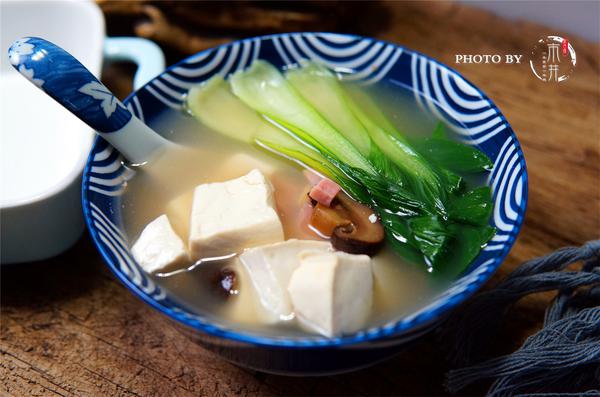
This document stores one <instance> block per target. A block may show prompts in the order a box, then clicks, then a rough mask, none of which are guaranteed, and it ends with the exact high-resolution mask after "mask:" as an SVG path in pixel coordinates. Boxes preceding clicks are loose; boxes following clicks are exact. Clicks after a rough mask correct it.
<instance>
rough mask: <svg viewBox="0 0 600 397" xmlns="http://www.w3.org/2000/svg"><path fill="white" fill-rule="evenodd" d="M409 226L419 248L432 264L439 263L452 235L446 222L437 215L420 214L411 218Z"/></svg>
mask: <svg viewBox="0 0 600 397" xmlns="http://www.w3.org/2000/svg"><path fill="white" fill-rule="evenodd" d="M408 226H409V227H410V231H411V232H412V233H413V239H414V241H415V243H416V245H417V247H418V248H419V250H420V251H421V252H422V253H423V255H425V257H426V258H427V260H428V262H430V263H431V264H432V266H435V265H437V264H438V262H439V257H440V256H441V255H442V253H443V252H444V251H445V250H446V244H447V243H448V240H449V239H450V236H451V235H450V233H449V232H448V230H446V227H445V226H444V223H443V222H442V221H441V220H440V219H439V218H438V217H437V216H420V217H414V218H410V219H409V220H408Z"/></svg>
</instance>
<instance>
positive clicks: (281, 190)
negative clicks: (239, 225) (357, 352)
mask: <svg viewBox="0 0 600 397" xmlns="http://www.w3.org/2000/svg"><path fill="white" fill-rule="evenodd" d="M342 84H343V85H344V87H345V89H348V90H355V91H356V90H358V91H359V94H360V95H362V94H365V93H366V94H367V95H369V96H372V97H375V98H378V99H379V103H380V104H383V105H381V110H382V112H383V114H385V115H386V116H387V118H388V119H389V120H390V121H391V123H392V124H393V125H394V128H396V129H397V130H399V131H406V132H407V133H406V135H407V137H408V138H407V139H421V138H424V137H428V136H430V135H431V131H432V130H433V129H434V128H435V126H436V120H434V119H433V118H432V117H431V116H429V115H427V114H426V113H424V112H422V111H421V110H420V109H418V108H417V107H416V105H415V104H414V100H413V98H412V97H411V96H410V94H409V93H408V91H405V90H404V89H401V88H398V87H390V86H389V85H387V84H389V83H380V84H379V85H377V86H374V87H369V88H368V89H365V88H357V87H356V86H353V85H349V84H347V83H342ZM231 117H232V118H235V117H236V115H231ZM271 121H272V120H271ZM206 124H207V123H199V122H198V120H196V119H195V118H194V117H190V115H189V114H182V113H179V112H174V111H170V112H166V113H165V114H163V115H161V116H160V118H158V119H156V120H154V121H153V124H152V127H153V128H154V129H155V130H156V131H157V132H159V133H161V134H162V135H163V136H165V137H167V138H168V139H170V140H172V141H174V142H177V143H179V144H180V145H182V146H184V147H185V150H177V151H168V152H167V153H166V154H165V155H163V156H162V157H161V158H159V159H158V160H157V161H155V162H150V163H149V164H146V165H143V166H139V167H136V174H135V177H133V178H132V179H131V180H130V181H128V183H127V188H126V191H125V194H124V196H123V202H122V204H123V211H122V212H123V217H124V225H125V229H126V232H127V235H128V236H129V239H130V241H132V242H135V241H136V240H137V239H138V238H139V239H141V237H140V235H142V232H143V231H144V228H145V227H146V226H147V225H148V224H149V223H151V222H152V221H153V220H154V219H157V218H158V217H160V216H161V215H163V214H166V215H167V217H168V219H169V221H170V225H171V226H172V228H173V230H174V232H175V233H176V234H177V235H178V236H179V237H180V238H181V239H182V240H183V241H187V240H189V239H190V234H191V233H192V232H191V231H190V230H191V229H190V228H191V226H190V216H189V213H190V211H191V210H190V208H191V207H192V206H195V205H196V204H195V203H194V204H192V201H196V198H195V197H194V195H196V194H199V193H198V190H196V193H194V191H195V190H194V189H196V188H197V187H198V186H200V185H202V186H216V185H214V184H219V183H229V181H232V180H236V178H240V177H243V176H244V175H249V173H251V172H253V170H259V171H260V172H261V173H262V174H264V175H265V176H266V177H265V178H266V179H267V181H268V183H269V184H270V185H271V186H272V189H273V200H274V209H275V211H276V214H277V217H278V219H279V221H280V222H281V226H282V230H283V240H286V241H289V240H291V239H297V240H302V241H303V240H310V241H320V242H323V241H329V239H330V238H332V239H333V237H332V236H331V235H329V236H328V235H324V234H323V233H321V232H320V230H319V228H315V227H314V225H315V224H316V223H314V222H312V221H313V220H314V217H315V212H316V209H317V208H321V209H323V210H325V211H329V209H328V208H327V207H328V206H325V205H322V203H321V202H318V203H317V202H316V201H315V200H314V199H312V200H309V198H308V196H309V195H310V196H311V197H313V192H314V190H313V189H314V188H315V186H316V183H315V181H314V180H311V179H312V178H313V177H314V176H315V175H317V174H316V173H313V174H312V177H311V175H308V177H307V169H306V167H305V165H306V164H303V165H304V166H303V165H302V164H299V163H298V162H297V161H291V159H290V158H289V156H287V157H288V158H284V157H282V156H277V155H274V154H273V153H271V152H269V150H265V147H260V146H258V145H251V144H248V143H246V142H242V141H240V140H236V139H233V138H232V137H230V136H226V135H227V134H222V133H219V132H218V131H215V130H214V129H213V128H210V127H208V126H207V125H206ZM448 140H449V141H450V138H448ZM457 145H458V144H457ZM292 160H293V159H292ZM331 161H333V159H332V160H331ZM436 167H437V165H436ZM394 169H395V168H394ZM436 169H437V168H436ZM440 174H441V173H440ZM448 174H450V173H448ZM322 176H323V175H322V174H320V175H318V178H317V180H318V181H319V183H320V182H321V181H323V180H328V178H325V179H322ZM480 178H481V177H480V176H479V174H477V173H469V172H467V173H464V176H463V177H462V178H461V182H460V183H461V184H462V187H461V189H462V191H465V192H470V191H471V190H470V189H471V188H472V187H474V186H477V185H478V184H480V181H481V179H480ZM340 185H342V186H341V189H342V190H341V191H340V192H339V193H337V194H335V195H334V198H333V200H338V201H339V200H342V198H341V197H342V196H340V195H341V194H344V191H345V192H346V193H348V195H345V196H344V197H347V199H348V200H349V201H352V199H353V198H355V197H352V194H350V191H349V190H347V189H346V187H347V186H344V185H343V184H340ZM219 186H220V185H219ZM406 186H409V185H408V184H407V185H406ZM207 189H208V187H207ZM464 196H468V193H465V194H464ZM206 197H208V196H206ZM149 198H151V199H149ZM215 200H217V201H218V200H219V199H218V198H216V199H215ZM461 200H462V196H461ZM311 201H312V202H311ZM338 201H336V202H338ZM456 202H459V203H460V202H462V201H459V200H457V201H456ZM363 204H368V203H363ZM353 205H354V204H353ZM356 205H361V204H359V203H358V202H357V203H356ZM376 205H378V204H377V203H376V204H373V205H372V206H376ZM453 205H455V204H453ZM318 206H320V207H318ZM329 207H331V208H333V205H332V204H330V206H329ZM338 207H339V204H338ZM194 208H195V207H194ZM307 208H308V210H307ZM365 208H367V207H365ZM367 209H368V208H367ZM194 211H195V209H194ZM307 211H309V212H310V214H311V215H310V216H308V217H307V215H306V214H305V212H307ZM345 213H346V214H347V212H345ZM378 215H379V218H381V214H378ZM488 217H489V214H488ZM307 219H308V220H307ZM369 219H371V222H375V221H374V219H373V218H372V217H370V218H369ZM411 219H416V218H415V217H413V218H411ZM192 222H193V220H192ZM380 222H381V220H378V221H377V223H380ZM389 224H390V225H391V223H389ZM409 224H410V223H409ZM385 225H386V226H385V227H387V224H385ZM338 226H339V225H338ZM392 226H393V225H392ZM469 227H471V226H469ZM382 230H383V228H382ZM414 230H417V226H416V225H415V226H414ZM392 232H393V229H390V228H386V229H385V233H386V236H388V237H389V235H390V233H392ZM329 233H330V234H331V232H329ZM415 233H416V232H415ZM394 236H395V235H394ZM395 243H397V242H395V241H393V239H392V240H391V239H390V238H388V239H387V240H385V242H383V243H381V244H379V245H377V247H376V249H374V250H373V252H371V249H369V250H366V251H365V252H358V253H357V252H354V251H353V252H351V253H350V254H348V255H350V256H349V257H348V258H352V257H353V256H360V257H361V258H367V257H365V255H357V254H363V253H367V254H369V255H370V259H364V260H365V261H367V260H368V261H369V266H370V269H371V271H372V297H371V298H370V299H372V303H371V304H369V305H368V306H369V309H368V316H367V318H366V320H364V321H362V326H361V327H360V328H361V329H366V328H368V327H372V326H378V325H382V324H385V323H387V322H390V321H393V320H395V319H398V318H399V317H401V316H404V315H407V314H409V313H411V312H414V311H415V310H418V308H420V307H423V306H424V305H426V304H427V303H428V302H430V301H431V300H432V299H433V298H434V297H435V296H436V295H437V294H438V293H439V292H440V291H441V290H443V289H444V288H446V287H447V286H448V284H449V283H450V282H451V281H452V278H453V277H455V276H456V274H457V272H456V271H450V272H437V271H433V272H432V270H433V267H432V264H431V263H430V262H429V261H428V260H424V261H422V260H416V261H415V260H414V258H413V257H411V256H410V255H403V251H402V250H399V249H398V248H397V245H395ZM262 245H265V244H261V246H262ZM266 245H268V244H266ZM334 245H335V244H334ZM480 245H481V244H480ZM190 247H191V245H190ZM352 247H355V246H354V245H353V246H352ZM251 248H254V246H252V247H245V246H244V247H240V248H236V249H231V252H229V251H227V255H212V254H211V255H202V252H204V251H203V250H205V249H206V247H205V246H204V247H203V248H202V249H201V250H200V254H198V255H196V257H195V258H194V259H189V260H186V261H184V262H183V263H180V264H179V268H185V267H187V266H189V265H191V264H193V263H194V262H195V261H196V260H198V259H200V260H201V263H199V265H198V266H196V267H195V268H194V270H192V271H183V272H177V271H175V272H172V273H171V274H169V272H163V274H161V272H154V274H153V279H154V280H155V281H156V282H157V283H158V284H159V285H161V287H163V288H165V289H167V290H168V291H169V292H170V296H173V297H175V298H176V299H178V300H180V301H181V303H183V304H184V305H185V306H187V307H188V308H189V310H190V311H192V312H195V313H199V314H200V313H201V314H203V315H207V316H209V317H212V318H213V319H215V320H218V322H219V323H221V324H225V325H227V326H228V327H232V328H236V329H242V330H247V331H252V332H258V333H260V334H262V335H267V336H281V335H284V336H291V335H306V334H307V333H310V334H315V333H322V334H325V335H326V336H334V334H336V335H337V334H340V333H341V334H344V333H346V332H335V333H334V334H329V333H328V332H322V331H319V330H316V329H315V328H311V327H310V326H308V327H307V326H306V321H298V319H297V318H296V313H295V311H294V310H293V311H292V312H291V315H289V316H285V318H283V317H282V318H278V319H277V321H273V320H272V319H271V320H269V319H267V317H265V310H264V309H265V308H264V299H265V298H264V296H262V291H260V287H257V284H256V277H255V276H254V275H253V274H249V270H248V269H250V267H248V266H246V265H244V264H243V263H242V260H243V259H240V254H242V253H244V252H246V251H247V249H251ZM336 248H338V249H335V250H334V251H336V252H337V251H339V250H340V249H339V247H337V246H336ZM363 248H364V247H363ZM363 248H360V247H359V248H358V249H359V250H361V249H363ZM354 249H355V248H351V249H350V250H351V251H352V250H354ZM342 250H345V249H342ZM367 251H368V252H367ZM211 252H212V251H211ZM134 254H135V246H134ZM215 256H218V258H214V257H215ZM207 257H208V259H209V260H208V261H207V260H206V259H207ZM211 257H212V258H211ZM242 258H243V255H242ZM340 258H342V259H343V258H346V257H345V256H341V257H340ZM342 259H340V261H341V260H342ZM202 260H204V261H202ZM344 260H345V259H344ZM340 263H341V262H340ZM302 266H304V264H302ZM307 266H308V265H307ZM318 271H319V270H318V267H317V273H316V274H317V275H318V274H319V273H318ZM432 273H433V274H432ZM310 274H313V273H310ZM294 275H295V273H294ZM165 276H166V277H165ZM253 277H254V278H253ZM298 277H299V276H298ZM348 277H349V276H348ZM319 278H320V276H318V277H317V278H316V279H319ZM355 280H356V279H355ZM299 282H300V281H299ZM315 282H316V281H315ZM284 287H286V288H287V287H288V286H284ZM290 288H291V286H290ZM353 288H354V287H353ZM286 293H287V291H286ZM290 293H291V292H290ZM348 299H350V298H348ZM292 300H293V299H292ZM343 303H344V302H341V303H340V304H342V305H343ZM340 310H341V311H343V310H344V308H343V307H342V308H341V309H340ZM334 315H335V313H334ZM332 321H333V320H332ZM355 328H356V327H354V328H352V330H353V331H356V330H357V329H355ZM342 331H343V330H342Z"/></svg>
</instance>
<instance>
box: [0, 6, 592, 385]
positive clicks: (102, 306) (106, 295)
mask: <svg viewBox="0 0 600 397" xmlns="http://www.w3.org/2000/svg"><path fill="white" fill-rule="evenodd" d="M384 8H385V9H386V11H385V14H386V17H385V18H382V22H381V24H379V25H380V26H379V27H378V29H377V31H373V33H372V34H373V35H375V36H377V37H379V38H383V39H387V40H390V41H392V42H395V43H398V44H401V45H405V46H407V47H410V48H413V49H415V50H418V51H421V52H423V53H426V54H428V55H431V56H433V57H435V58H437V59H439V60H441V61H442V62H444V63H446V64H448V65H451V66H452V67H454V68H456V69H457V70H459V71H460V72H461V73H463V74H464V75H465V76H466V77H467V78H468V79H469V80H470V81H472V82H473V83H475V84H476V85H477V86H479V87H481V88H482V89H483V90H484V91H485V92H486V93H487V94H488V95H489V96H490V97H491V98H492V100H493V101H495V103H496V104H497V105H498V106H499V108H500V109H501V110H502V112H503V113H504V115H505V116H506V118H507V119H508V121H509V122H510V123H511V125H512V127H513V129H514V130H515V132H516V134H517V136H518V138H519V140H520V142H521V144H522V146H523V150H524V152H525V157H526V160H527V167H528V171H529V178H530V179H529V205H528V210H527V216H526V220H525V226H524V227H523V230H522V232H521V234H520V236H519V238H518V240H517V243H516V245H515V247H514V248H513V250H512V251H511V253H510V256H509V257H508V259H507V260H506V262H505V263H504V265H503V266H502V268H501V269H500V270H499V272H498V273H497V275H496V276H495V277H494V278H495V279H497V278H498V277H501V276H502V275H504V274H506V273H507V272H509V271H510V270H511V269H513V268H514V267H515V266H516V265H517V264H518V263H520V262H522V261H524V260H527V259H528V258H531V257H534V256H539V255H542V254H545V253H548V252H550V251H552V250H555V249H557V248H559V247H561V246H565V245H580V244H582V243H584V242H585V241H587V240H591V239H594V238H598V237H599V236H600V103H599V102H600V72H599V62H600V47H599V46H598V45H597V44H591V43H589V42H586V41H584V40H583V39H580V38H578V37H570V36H569V39H570V40H569V41H570V42H571V43H572V44H573V45H574V47H575V50H576V52H577V61H578V62H577V67H576V69H575V72H574V74H573V75H572V76H571V78H570V79H569V80H568V81H567V82H565V83H561V84H546V83H542V82H541V81H538V80H537V79H535V78H534V76H533V75H532V73H531V71H530V70H529V66H528V65H527V64H520V65H504V64H500V65H493V64H487V65H455V63H454V57H455V54H457V53H467V54H527V53H528V52H529V51H530V49H531V48H532V46H533V44H534V43H535V41H536V40H537V39H538V38H539V37H541V36H543V35H548V34H559V35H565V34H564V33H563V32H560V31H557V30H556V29H551V28H547V27H543V26H538V25H533V24H530V23H525V22H509V21H507V20H504V19H501V18H498V17H495V16H493V15H491V14H488V13H486V12H483V11H479V10H475V9H472V8H470V7H468V6H464V5H455V4H451V3H415V4H413V3H387V4H385V5H384ZM384 20H385V22H383V21H384ZM372 22H375V25H377V21H372ZM1 276H2V277H1V278H2V285H1V286H2V291H1V294H2V295H1V299H2V300H1V305H2V306H1V309H2V310H1V338H0V354H1V356H0V357H1V360H0V394H1V395H8V396H53V395H60V396H246V395H252V396H254V395H261V396H263V395H346V396H354V395H398V396H399V395H443V394H444V393H445V392H444V389H443V386H442V384H443V379H444V374H445V372H446V371H447V370H448V369H449V364H448V363H447V362H446V361H445V360H444V358H443V355H442V353H441V349H440V346H439V345H438V344H437V342H436V341H435V340H434V339H433V338H432V337H426V338H424V339H421V340H420V341H418V342H416V343H415V344H414V345H412V346H410V347H409V348H408V349H407V350H406V351H405V352H404V353H402V354H400V355H399V356H397V357H395V358H393V359H391V360H390V361H387V362H384V363H382V364H379V365H376V366H374V367H371V368H368V369H365V370H362V371H359V372H355V373H352V374H346V375H339V376H331V377H323V378H286V377H281V376H273V375H265V374H261V373H256V372H252V371H248V370H244V369H241V368H238V367H235V366H233V365H231V364H229V363H227V362H225V361H222V360H220V359H218V358H215V357H214V356H213V355H212V354H210V353H208V352H207V351H205V350H204V349H202V348H201V347H199V346H197V345H195V344H193V343H191V342H189V341H188V340H187V339H186V338H185V337H184V336H182V335H181V334H179V333H178V331H176V330H175V329H174V328H172V327H171V326H170V325H169V324H168V323H167V321H165V320H164V319H163V318H162V317H161V316H160V315H159V314H158V313H157V312H155V311H154V310H153V309H151V308H149V307H148V306H147V305H145V304H144V303H142V302H141V301H140V300H138V299H137V298H135V297H134V296H133V295H131V294H130V293H129V292H128V291H127V290H126V289H125V287H124V286H122V285H121V284H120V283H119V282H118V281H117V280H116V279H115V278H114V277H113V276H112V275H111V274H110V272H109V270H108V269H107V267H106V266H105V265H104V264H103V262H102V259H101V258H100V255H99V254H98V253H97V252H96V250H95V248H94V246H93V244H92V243H91V241H90V239H89V237H88V236H87V235H86V236H84V237H83V238H82V239H81V240H80V242H79V243H78V244H77V245H76V246H75V247H74V248H73V249H71V250H70V251H68V252H67V253H65V254H63V255H61V256H59V257H57V258H54V259H52V260H48V261H44V262H39V263H35V264H31V265H18V266H12V267H11V266H5V267H2V274H1ZM551 296H552V294H539V295H535V296H533V297H529V298H526V299H524V300H522V301H521V302H520V303H519V304H518V305H517V307H516V308H515V310H513V314H512V315H511V316H510V317H509V319H508V321H509V325H510V326H508V327H506V328H507V329H506V330H505V331H504V332H503V334H502V335H503V337H502V339H501V340H498V341H495V342H494V343H497V344H498V345H499V346H500V347H499V348H500V350H502V351H506V352H510V351H512V350H513V349H514V348H515V347H516V346H518V345H519V344H520V343H521V341H522V340H523V338H525V337H526V336H527V335H529V334H530V333H532V332H534V331H535V330H536V329H537V328H539V325H540V321H541V320H542V318H543V310H544V308H545V305H546V303H547V301H548V299H550V298H551ZM448 343H451V342H448ZM483 390H485V385H480V386H479V387H476V388H474V389H471V390H468V391H467V392H469V393H473V394H479V393H481V392H482V391H483Z"/></svg>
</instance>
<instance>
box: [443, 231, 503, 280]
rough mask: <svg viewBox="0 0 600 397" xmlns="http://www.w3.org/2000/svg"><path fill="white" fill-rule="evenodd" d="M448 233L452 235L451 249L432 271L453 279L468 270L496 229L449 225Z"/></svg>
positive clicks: (449, 245) (449, 243) (449, 244)
mask: <svg viewBox="0 0 600 397" xmlns="http://www.w3.org/2000/svg"><path fill="white" fill-rule="evenodd" d="M448 231H449V233H451V234H452V238H451V239H450V241H449V242H448V247H451V249H449V250H447V251H446V252H444V253H443V255H442V256H441V257H440V258H439V260H438V262H437V264H434V266H433V269H432V270H433V273H434V274H435V275H437V276H442V277H444V278H446V279H453V278H456V277H458V276H459V275H460V274H461V273H462V272H464V271H465V270H466V269H467V267H468V266H469V264H470V263H471V262H473V260H474V259H475V258H476V257H477V255H478V254H479V252H480V251H481V249H482V248H483V247H484V246H485V244H487V242H488V241H490V239H491V238H492V237H494V234H495V233H496V229H495V228H493V227H491V226H469V225H463V224H456V223H453V224H449V225H448Z"/></svg>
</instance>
